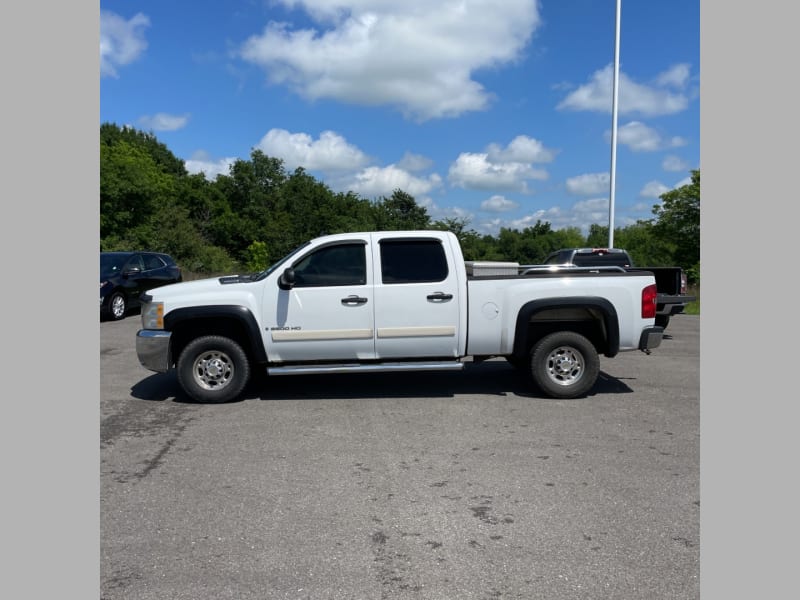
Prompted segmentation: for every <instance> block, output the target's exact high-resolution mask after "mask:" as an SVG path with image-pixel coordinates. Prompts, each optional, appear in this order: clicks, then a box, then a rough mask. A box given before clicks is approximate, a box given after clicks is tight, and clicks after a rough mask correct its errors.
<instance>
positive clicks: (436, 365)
mask: <svg viewBox="0 0 800 600" xmlns="http://www.w3.org/2000/svg"><path fill="white" fill-rule="evenodd" d="M463 368H464V363H463V362H460V361H445V362H399V363H367V364H361V363H352V364H350V363H348V364H327V365H291V366H287V367H267V373H268V374H270V375H320V374H324V373H391V372H394V371H461V370H462V369H463Z"/></svg>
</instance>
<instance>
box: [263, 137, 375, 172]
mask: <svg viewBox="0 0 800 600" xmlns="http://www.w3.org/2000/svg"><path fill="white" fill-rule="evenodd" d="M257 148H258V149H259V150H262V151H263V152H264V154H266V155H267V156H272V157H275V158H280V159H282V160H283V164H284V167H285V168H286V170H287V171H294V169H295V168H297V167H303V168H304V169H306V170H308V171H317V170H318V171H328V172H330V171H348V170H356V169H358V168H361V167H363V166H364V165H366V164H367V163H368V162H369V158H368V157H367V155H366V154H364V153H363V152H362V151H361V150H359V149H358V148H357V147H355V146H353V145H352V144H349V143H348V142H347V140H346V139H345V138H343V137H342V136H340V135H339V134H337V133H335V132H333V131H323V132H322V133H321V134H320V136H319V138H318V139H317V140H314V139H313V138H312V137H311V136H310V135H308V134H307V133H290V132H289V131H286V130H285V129H270V130H269V131H268V132H267V134H266V135H265V136H264V137H263V138H261V141H260V142H259V143H258V146H257Z"/></svg>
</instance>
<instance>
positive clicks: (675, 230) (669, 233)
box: [653, 169, 700, 269]
mask: <svg viewBox="0 0 800 600" xmlns="http://www.w3.org/2000/svg"><path fill="white" fill-rule="evenodd" d="M653 214H654V215H655V216H656V222H655V224H654V226H653V230H654V232H655V234H656V235H657V236H658V237H660V238H661V239H668V240H671V241H672V242H673V243H674V244H675V250H674V255H673V258H674V260H675V262H676V263H677V264H678V265H680V266H682V267H683V268H684V269H689V268H691V267H694V266H696V265H699V263H700V170H699V169H696V170H693V171H692V172H691V183H688V184H686V185H684V186H681V187H679V188H676V189H674V190H670V191H669V192H666V193H664V194H662V195H661V204H657V205H655V206H654V207H653Z"/></svg>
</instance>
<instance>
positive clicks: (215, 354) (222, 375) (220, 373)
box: [192, 350, 235, 390]
mask: <svg viewBox="0 0 800 600" xmlns="http://www.w3.org/2000/svg"><path fill="white" fill-rule="evenodd" d="M234 374H235V367H234V365H233V361H232V360H231V357H230V356H228V355H227V354H225V353H224V352H222V351H220V350H209V351H207V352H203V353H202V354H199V355H198V356H197V357H196V358H195V360H194V364H193V365H192V376H193V378H194V381H195V383H197V385H199V386H200V387H201V388H203V389H205V390H221V389H222V388H224V387H225V386H227V385H228V384H230V382H231V381H233V377H234Z"/></svg>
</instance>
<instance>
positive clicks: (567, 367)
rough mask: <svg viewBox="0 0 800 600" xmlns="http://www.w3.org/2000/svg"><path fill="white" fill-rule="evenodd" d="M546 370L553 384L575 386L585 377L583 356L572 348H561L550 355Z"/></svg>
mask: <svg viewBox="0 0 800 600" xmlns="http://www.w3.org/2000/svg"><path fill="white" fill-rule="evenodd" d="M546 369H547V375H548V377H550V379H551V380H552V381H553V383H556V384H558V385H573V384H574V383H576V382H577V381H578V380H579V379H580V378H581V377H583V372H584V361H583V354H581V353H580V352H579V351H578V350H576V349H575V348H572V347H570V346H559V347H558V348H555V349H553V350H552V351H551V352H550V354H549V355H548V357H547V365H546Z"/></svg>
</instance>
